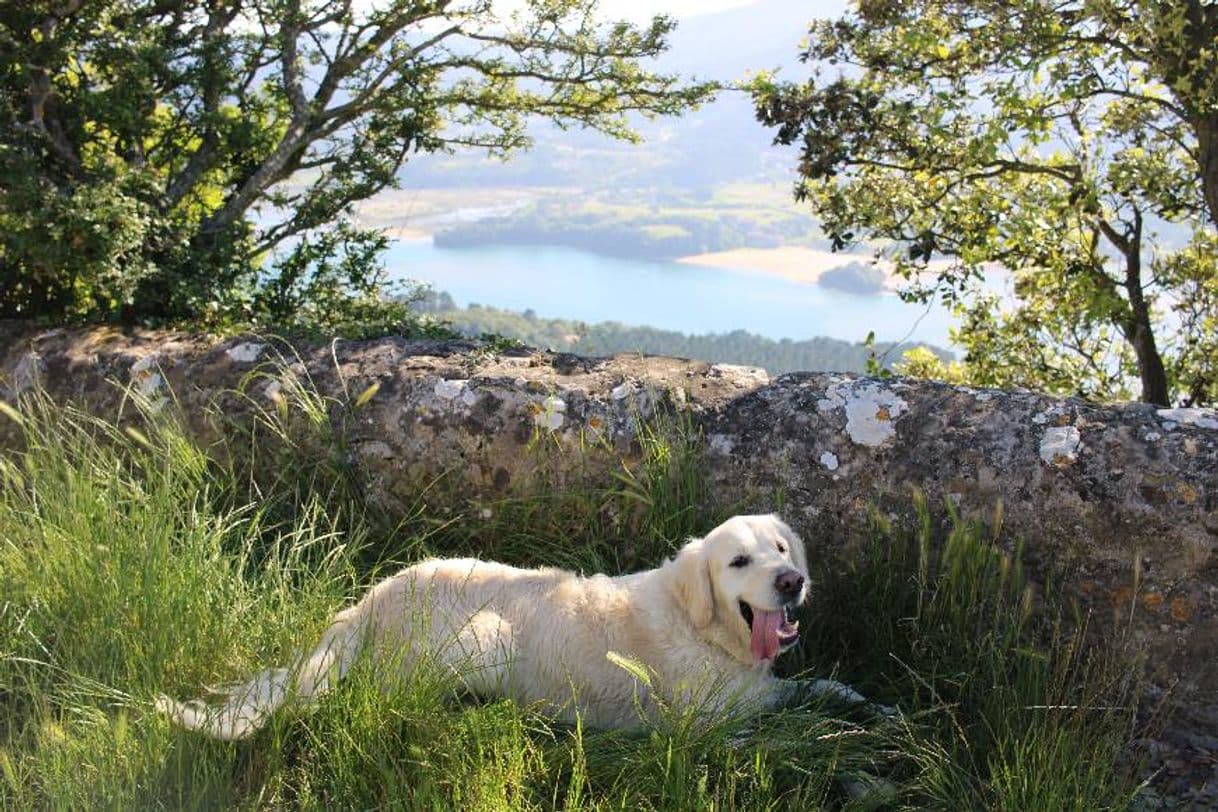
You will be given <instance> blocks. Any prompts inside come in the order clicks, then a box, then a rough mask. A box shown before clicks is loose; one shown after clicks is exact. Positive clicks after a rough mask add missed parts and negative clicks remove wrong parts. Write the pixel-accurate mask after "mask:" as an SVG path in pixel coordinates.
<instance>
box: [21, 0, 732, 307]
mask: <svg viewBox="0 0 1218 812" xmlns="http://www.w3.org/2000/svg"><path fill="white" fill-rule="evenodd" d="M500 6H501V4H498V3H495V4H493V3H492V2H491V0H369V1H368V2H362V1H360V0H356V1H355V2H353V0H332V1H329V2H326V1H323V0H22V2H6V3H3V4H0V176H2V177H3V178H4V183H3V185H2V186H0V315H10V316H11V315H18V316H31V315H37V316H46V317H51V318H61V319H62V318H86V319H122V320H128V321H130V320H138V321H143V322H148V321H161V322H164V321H173V320H177V321H181V320H198V321H202V322H205V323H206V322H212V321H224V320H230V321H231V320H237V321H242V320H248V319H251V318H253V319H258V318H290V317H292V316H293V315H294V314H297V313H299V312H300V310H301V309H302V308H310V307H311V308H313V309H314V310H315V311H317V312H318V313H319V314H322V315H324V312H325V310H326V308H327V307H329V306H332V305H333V304H334V302H335V301H340V300H342V301H345V300H347V299H350V298H351V297H355V299H358V300H360V301H362V302H364V303H365V304H368V303H370V302H373V301H375V300H377V299H379V294H380V293H381V292H382V289H383V283H384V278H383V274H382V273H381V271H380V269H379V268H378V267H377V265H376V260H375V258H376V254H377V252H378V250H379V249H380V248H381V247H383V242H384V240H383V237H382V236H381V235H379V234H375V233H370V232H368V231H365V230H363V229H361V228H359V227H358V225H357V224H355V223H354V222H353V221H352V217H351V214H352V205H353V204H354V203H356V202H358V201H360V200H363V199H365V198H367V197H369V196H371V195H373V194H375V193H376V192H377V191H379V190H381V189H383V188H385V187H388V186H392V185H394V183H395V180H396V177H397V175H398V171H399V169H400V168H401V167H402V165H403V164H404V163H405V162H406V161H407V160H409V158H410V157H411V156H412V155H414V154H416V153H430V152H439V151H445V150H453V149H462V148H479V149H484V150H487V151H489V152H490V153H492V154H496V155H507V154H510V153H512V152H513V151H515V150H519V149H521V148H524V147H527V146H528V144H529V138H528V134H527V130H526V124H527V123H528V122H530V121H531V120H545V121H548V122H551V123H553V124H555V125H557V126H559V127H586V128H591V129H593V130H598V131H600V132H603V133H606V134H608V135H609V136H612V137H616V138H632V137H634V133H633V131H632V129H631V126H630V121H631V117H632V116H633V115H635V114H642V115H646V116H653V115H668V114H677V113H680V112H682V111H684V110H686V109H688V108H689V107H690V106H692V105H695V104H697V103H699V102H701V101H703V100H705V99H706V98H707V97H708V95H709V93H710V92H711V91H712V88H711V87H710V86H709V85H707V84H700V83H696V82H689V81H686V80H684V79H682V78H680V77H677V76H673V75H667V74H663V73H657V72H655V71H653V70H650V69H649V68H648V66H647V60H648V59H649V58H651V57H654V56H655V55H657V54H658V53H660V52H661V51H662V50H663V49H664V48H665V47H666V38H667V36H668V34H669V33H670V31H671V30H672V28H673V25H674V23H673V21H672V20H671V19H668V18H666V17H656V18H654V19H653V20H652V21H651V23H650V24H648V25H644V26H635V25H631V24H628V23H624V22H604V21H602V20H601V16H600V15H599V14H598V13H597V7H596V0H526V1H524V2H520V3H516V4H514V6H513V7H514V8H516V9H517V10H516V11H515V12H512V13H507V12H500V11H499V9H500ZM327 297H330V298H329V299H327ZM334 297H337V298H334Z"/></svg>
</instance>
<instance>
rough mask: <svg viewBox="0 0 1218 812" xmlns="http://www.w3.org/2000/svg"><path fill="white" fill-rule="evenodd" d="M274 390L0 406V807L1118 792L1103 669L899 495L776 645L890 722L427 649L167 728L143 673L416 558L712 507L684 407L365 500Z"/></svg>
mask: <svg viewBox="0 0 1218 812" xmlns="http://www.w3.org/2000/svg"><path fill="white" fill-rule="evenodd" d="M285 391H287V393H288V397H286V398H285V399H284V400H283V401H282V404H281V405H280V406H279V407H271V408H270V409H269V411H266V412H263V413H261V415H260V418H259V420H258V422H257V424H256V425H255V426H254V427H252V428H251V427H250V426H248V425H231V426H226V427H225V429H224V431H222V432H219V433H218V434H217V436H218V437H221V438H223V439H221V440H218V441H216V443H215V444H212V445H208V446H203V445H201V444H200V443H199V442H197V441H195V440H193V439H191V438H190V437H188V436H187V435H186V434H185V433H184V431H183V430H182V428H181V426H180V424H179V422H178V421H177V420H175V419H174V417H173V415H172V408H169V409H166V410H165V411H164V412H163V413H158V414H151V413H148V412H145V414H144V415H143V417H139V416H138V415H137V413H136V410H135V409H134V408H129V411H128V414H127V416H126V418H125V419H124V421H123V426H125V428H121V429H120V428H119V427H118V426H117V425H116V424H114V423H111V422H108V421H105V420H99V419H95V418H93V417H89V416H87V415H85V414H83V413H80V412H77V411H74V410H71V409H64V408H62V407H61V406H58V405H52V404H50V403H47V402H45V401H42V400H40V399H37V398H32V399H27V400H25V401H23V402H22V403H20V404H17V408H16V410H13V409H11V408H8V407H6V408H5V410H4V414H0V420H16V421H19V422H20V423H21V424H22V427H23V430H22V436H23V440H22V448H21V449H20V450H9V451H6V452H3V456H2V457H0V539H2V542H0V595H3V599H2V601H0V619H2V620H0V708H2V710H3V713H0V807H3V808H11V809H42V808H63V809H80V808H115V809H157V808H167V809H181V808H216V807H232V808H281V807H299V808H309V809H314V808H315V809H322V808H325V809H331V808H359V809H366V808H404V809H457V808H459V809H487V810H491V809H554V808H564V809H622V810H636V809H710V808H715V809H801V810H803V809H818V808H826V809H833V808H850V809H863V808H881V807H882V808H931V809H944V810H960V809H1006V810H1021V811H1022V810H1047V809H1078V810H1092V809H1103V808H1121V807H1123V806H1125V805H1126V804H1127V802H1128V801H1129V799H1130V798H1131V796H1132V794H1133V791H1134V786H1133V784H1132V783H1131V781H1130V779H1129V776H1128V775H1127V774H1126V772H1127V771H1126V770H1124V769H1123V768H1121V767H1118V766H1117V765H1120V764H1128V763H1129V762H1128V761H1127V760H1125V759H1124V758H1123V754H1124V753H1125V752H1126V751H1125V743H1126V740H1127V739H1128V738H1129V736H1130V735H1132V734H1131V719H1132V715H1131V714H1132V711H1131V709H1130V702H1129V696H1130V695H1131V693H1130V692H1131V690H1132V686H1130V685H1128V684H1126V683H1125V682H1124V681H1123V679H1122V678H1120V677H1119V675H1120V674H1121V673H1122V671H1121V670H1120V669H1116V668H1113V667H1111V666H1110V665H1109V661H1108V660H1107V658H1106V656H1103V655H1095V656H1090V655H1086V654H1084V653H1083V650H1082V648H1081V647H1080V646H1077V645H1075V644H1076V643H1077V638H1076V637H1075V635H1074V634H1073V633H1071V632H1067V631H1066V630H1065V629H1066V627H1065V626H1063V625H1060V624H1058V623H1056V622H1054V618H1055V617H1057V614H1056V613H1057V611H1058V609H1059V608H1060V607H1056V605H1055V603H1054V601H1053V600H1052V596H1053V593H1052V591H1051V590H1049V591H1046V592H1045V593H1044V595H1043V598H1038V599H1037V601H1036V603H1038V604H1041V603H1043V604H1044V606H1043V607H1042V608H1041V609H1040V610H1038V611H1037V612H1036V613H1035V614H1034V613H1033V600H1032V592H1031V591H1030V589H1031V588H1030V587H1029V586H1028V585H1027V583H1026V582H1025V580H1024V578H1023V575H1022V569H1021V565H1020V561H1019V557H1018V554H1017V553H1016V554H1015V555H1009V554H1006V553H1004V552H1003V551H1002V549H1003V548H1002V547H1000V546H998V545H996V544H994V543H993V541H992V540H991V539H990V537H989V536H987V535H986V534H985V533H983V532H982V531H981V529H980V528H979V527H977V526H974V525H971V524H966V523H962V522H956V523H955V524H954V528H953V527H952V526H951V522H948V525H949V529H947V530H944V531H938V530H934V529H932V523H931V522H930V519H929V516H930V514H931V513H932V512H938V511H934V510H931V509H928V508H926V506H921V512H922V515H923V516H924V517H926V521H925V522H924V523H923V524H921V525H920V526H915V527H909V528H900V527H893V526H890V525H889V524H888V523H887V522H885V521H882V520H880V519H878V518H877V519H875V520H874V521H873V523H872V527H873V530H872V532H871V533H870V535H869V536H866V537H863V538H858V539H855V540H854V541H855V545H854V549H855V554H854V555H853V556H852V557H851V559H850V561H849V562H848V563H845V564H843V563H840V562H833V561H831V560H830V559H828V558H825V557H822V556H815V557H814V560H816V561H818V562H820V564H819V565H818V566H817V568H816V571H815V572H814V573H813V576H814V579H815V583H816V588H815V590H814V593H813V594H814V599H813V601H812V603H811V605H810V607H809V608H808V609H807V611H806V612H805V614H804V617H802V618H801V621H802V622H801V627H802V628H803V629H804V630H805V640H804V641H803V642H802V644H801V647H800V648H799V649H798V652H797V653H796V654H795V655H794V656H789V658H788V660H787V661H786V662H784V663H783V664H782V665H783V669H784V671H785V672H786V673H788V674H797V673H802V672H805V671H807V672H810V673H814V674H816V675H820V676H826V675H829V674H834V675H836V676H837V677H838V678H840V679H843V680H845V681H847V682H849V683H851V684H853V685H855V686H856V687H857V688H859V689H860V690H862V691H864V692H865V693H867V694H868V695H869V696H871V697H873V698H874V699H876V700H879V701H883V702H885V703H889V704H893V705H897V706H899V707H900V708H901V709H902V710H903V711H904V714H905V715H904V718H903V719H901V720H898V721H893V722H887V721H877V720H875V719H872V718H868V717H866V716H858V715H855V714H851V713H849V712H846V711H843V710H842V709H839V708H834V707H830V706H827V705H811V706H798V707H790V708H785V709H781V710H778V711H775V712H773V713H769V714H765V715H761V716H753V717H747V718H739V717H731V718H722V719H704V718H697V717H694V716H691V715H690V714H688V713H686V712H683V711H682V710H681V709H678V708H673V709H670V710H669V711H667V712H665V713H663V714H662V715H661V716H660V717H659V718H657V719H653V720H649V721H647V722H640V725H639V726H638V727H637V728H635V729H631V730H626V731H617V732H612V731H602V730H592V729H587V728H584V727H582V726H574V727H568V726H562V725H557V724H554V723H552V722H550V721H548V720H547V719H545V718H543V717H541V716H539V715H537V714H536V713H534V712H533V711H531V710H530V709H529V708H527V707H519V706H516V705H514V704H512V703H510V702H507V701H503V700H494V699H488V700H475V699H473V698H470V697H462V696H457V695H454V693H453V691H452V689H451V686H450V685H448V684H447V683H446V682H445V681H444V680H443V679H441V678H438V677H435V676H429V675H427V674H423V675H420V676H417V677H414V678H412V679H411V680H410V681H408V682H407V683H406V684H403V685H400V686H398V687H395V688H394V689H393V690H391V691H389V692H387V693H385V692H382V691H380V690H379V689H377V688H376V687H374V684H373V681H372V680H371V679H370V678H369V675H368V674H367V673H366V672H364V673H361V672H360V671H359V669H357V671H356V674H355V675H354V676H353V678H351V679H349V680H347V681H345V683H344V684H342V685H341V686H340V687H339V689H338V690H336V691H335V692H333V693H332V694H330V695H328V696H327V697H325V698H324V699H323V700H322V701H320V702H319V703H318V704H317V705H316V706H315V707H313V708H312V709H310V710H307V711H306V710H305V709H302V708H288V709H285V710H284V711H282V712H281V713H279V714H278V715H277V716H276V717H275V719H274V720H273V722H272V724H271V725H270V727H269V728H268V729H266V730H265V731H263V732H261V733H260V734H258V735H257V736H256V737H254V738H253V739H252V740H249V741H247V742H241V743H236V744H229V743H220V742H214V741H210V740H206V739H204V738H202V737H200V736H198V735H195V734H191V733H186V732H183V731H179V730H176V729H174V728H172V727H171V726H170V725H169V724H167V723H166V722H165V721H164V720H163V719H161V718H159V717H158V716H157V715H156V714H154V713H153V712H152V709H151V703H152V700H153V698H154V697H155V696H156V695H157V694H158V693H159V692H162V691H164V692H168V693H170V694H172V695H175V696H193V695H197V693H198V692H199V691H200V689H201V687H202V686H206V685H218V684H224V683H225V682H228V681H232V680H234V679H239V678H241V677H243V676H245V675H247V674H248V673H249V672H251V671H253V670H255V669H257V668H260V667H263V666H265V665H268V664H271V663H275V662H283V661H285V660H287V659H288V658H289V657H290V656H291V653H292V652H294V651H296V650H298V649H299V648H301V647H303V646H305V645H307V644H309V643H311V642H312V641H313V640H315V639H316V636H317V634H318V633H319V631H320V630H321V628H322V627H323V626H324V624H325V622H326V618H327V617H328V616H329V615H330V614H331V613H332V612H334V611H335V610H336V609H338V608H340V607H342V606H343V605H345V604H346V603H348V602H349V601H350V600H351V599H352V598H353V596H355V595H358V594H359V593H360V592H361V590H362V589H363V588H365V586H366V585H367V584H369V583H370V582H372V581H375V580H376V579H378V578H380V577H383V576H384V575H385V574H387V573H389V572H391V571H393V570H394V569H395V568H397V567H399V566H401V565H403V564H405V563H408V562H411V561H415V560H418V559H419V558H420V557H422V556H424V555H467V554H475V555H479V556H483V557H486V558H493V559H499V560H504V561H508V562H512V563H517V564H551V565H558V566H564V567H572V568H578V569H582V570H585V571H609V572H621V571H627V570H631V569H636V568H639V567H644V566H649V565H651V564H654V563H656V562H658V561H659V560H660V559H661V557H662V556H664V555H665V554H667V553H669V552H671V551H672V550H673V549H675V548H676V546H678V545H679V544H680V543H681V542H682V540H683V539H685V538H686V537H688V536H689V535H691V534H698V533H701V532H704V531H705V530H707V529H709V528H710V527H712V526H714V525H715V524H716V523H717V522H718V521H719V520H721V519H722V518H723V517H724V515H725V514H726V513H728V512H730V506H724V505H719V504H718V503H717V502H716V500H715V499H714V498H713V494H712V493H711V492H710V490H709V485H708V483H707V482H706V480H705V479H704V473H703V472H704V470H705V467H704V466H703V465H702V462H701V459H700V457H699V448H700V441H699V440H698V437H697V433H696V431H695V430H694V429H693V428H692V427H690V426H689V425H687V424H684V423H682V422H680V421H674V420H668V421H665V422H662V423H660V424H653V425H650V426H645V427H640V429H641V432H642V433H641V435H640V439H641V445H642V449H643V453H642V457H641V459H639V460H638V461H637V463H635V464H632V465H631V466H629V467H623V468H622V469H621V470H620V471H619V474H618V476H617V477H616V478H614V479H612V480H610V481H608V482H606V483H604V484H602V485H599V486H594V485H589V486H580V487H571V486H567V487H565V488H562V489H559V488H543V489H541V490H538V491H534V492H530V493H518V494H515V495H513V496H511V497H506V498H502V499H499V500H495V501H481V502H475V501H471V500H470V499H469V498H468V497H462V496H461V495H460V491H459V490H458V489H456V488H453V487H448V486H447V485H446V484H445V483H444V482H443V481H442V480H441V481H433V482H428V483H420V484H419V488H418V490H417V491H416V492H415V493H414V496H413V497H410V498H409V499H407V500H406V502H405V503H403V504H401V505H399V506H397V509H396V510H395V511H393V515H387V514H386V511H384V510H380V509H372V508H371V507H370V505H369V504H368V503H367V502H366V501H365V496H364V494H365V488H364V483H363V480H362V475H361V472H360V471H359V470H358V469H357V468H354V467H352V463H351V462H350V460H351V457H350V456H349V455H348V454H346V452H345V449H346V445H345V437H346V429H347V427H348V426H349V425H351V423H352V422H353V421H354V420H355V419H357V417H358V414H357V413H358V405H357V404H355V403H349V402H336V401H328V400H326V399H323V398H321V397H320V396H318V395H317V394H316V393H314V392H311V391H310V390H309V389H308V388H307V387H305V386H301V387H297V388H292V387H289V388H288V389H287V390H285ZM128 406H129V407H132V404H131V403H128ZM215 419H216V420H217V421H220V422H219V423H218V425H224V424H223V420H224V417H223V415H222V414H219V413H217V414H216V415H215ZM534 453H537V454H539V455H542V456H543V458H544V455H546V454H549V453H553V452H552V449H550V448H549V447H548V446H547V445H546V444H545V443H538V444H537V448H536V450H535V452H534ZM995 524H996V525H997V524H1000V522H996V523H995Z"/></svg>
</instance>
